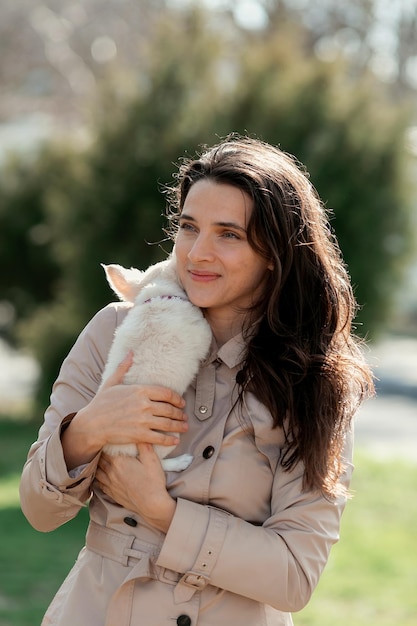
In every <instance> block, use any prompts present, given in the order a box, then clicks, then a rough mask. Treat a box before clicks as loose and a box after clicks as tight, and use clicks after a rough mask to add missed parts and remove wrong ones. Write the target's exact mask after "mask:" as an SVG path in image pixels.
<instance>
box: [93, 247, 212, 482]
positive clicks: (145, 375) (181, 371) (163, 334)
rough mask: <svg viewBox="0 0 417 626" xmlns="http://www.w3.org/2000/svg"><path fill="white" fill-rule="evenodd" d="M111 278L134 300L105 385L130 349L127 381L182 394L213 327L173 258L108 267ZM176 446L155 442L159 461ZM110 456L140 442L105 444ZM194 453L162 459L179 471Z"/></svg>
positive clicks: (126, 451)
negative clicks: (145, 266) (188, 291)
mask: <svg viewBox="0 0 417 626" xmlns="http://www.w3.org/2000/svg"><path fill="white" fill-rule="evenodd" d="M103 267H104V269H105V272H106V276H107V280H108V282H109V284H110V285H111V287H112V288H113V289H114V291H115V292H116V294H117V295H118V296H119V297H120V298H121V299H122V300H128V301H132V302H133V301H134V306H133V308H132V309H131V310H130V311H129V313H128V314H127V316H126V318H125V319H124V320H123V322H122V324H121V325H120V326H119V328H118V329H117V330H116V333H115V336H114V341H113V344H112V346H111V348H110V352H109V356H108V359H107V364H106V367H105V369H104V372H103V377H102V383H101V384H103V383H104V382H105V381H106V380H107V379H108V378H109V376H111V375H112V374H113V373H114V371H115V370H116V368H117V367H118V365H119V364H120V363H121V361H122V360H123V359H124V358H125V357H126V355H127V353H128V352H129V351H130V350H131V351H132V352H133V363H132V365H131V367H130V369H129V371H128V372H127V374H126V375H125V377H124V380H123V382H124V383H125V384H135V383H136V384H137V383H143V384H151V385H163V386H164V387H169V388H170V389H173V390H174V391H176V392H178V393H179V394H180V395H182V394H183V393H184V392H185V390H186V389H187V387H188V386H189V384H190V383H191V382H192V380H193V379H194V377H195V375H196V374H197V371H198V368H199V365H200V362H201V361H202V359H204V357H205V356H206V355H207V352H208V349H209V347H210V342H211V336H212V335H211V329H210V326H209V324H208V323H207V322H206V320H205V319H204V316H203V314H202V312H201V310H200V309H199V308H198V307H196V306H194V305H193V304H191V302H190V301H189V300H188V298H187V296H186V294H185V292H184V290H183V289H182V288H181V287H180V285H179V283H178V279H177V275H176V271H175V257H173V256H171V257H170V258H169V259H167V260H166V261H162V262H161V263H157V264H156V265H152V266H151V267H150V268H148V269H147V270H146V271H145V272H141V271H140V270H137V269H133V268H132V269H125V268H123V267H121V266H120V265H107V266H104V265H103ZM174 449H175V446H172V447H167V446H155V450H156V452H157V454H158V456H159V458H160V459H163V458H164V457H165V456H166V455H167V454H169V453H170V452H171V451H172V450H174ZM103 450H104V451H105V452H106V453H107V454H112V455H117V454H124V455H127V456H137V448H136V445H135V444H133V443H131V444H123V445H106V446H105V447H104V448H103ZM191 461H192V456H190V455H188V454H184V455H182V456H179V457H175V458H172V459H165V460H163V461H162V466H163V468H164V469H165V470H167V471H168V470H170V471H181V470H183V469H185V468H186V467H188V465H189V464H190V463H191Z"/></svg>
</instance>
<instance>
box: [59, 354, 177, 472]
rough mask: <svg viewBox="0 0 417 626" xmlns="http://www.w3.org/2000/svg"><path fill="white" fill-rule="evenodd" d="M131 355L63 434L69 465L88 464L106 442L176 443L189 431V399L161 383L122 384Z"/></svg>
mask: <svg viewBox="0 0 417 626" xmlns="http://www.w3.org/2000/svg"><path fill="white" fill-rule="evenodd" d="M131 364H132V354H131V353H129V354H128V355H127V357H126V358H125V359H124V360H123V361H122V363H121V364H120V365H119V367H118V368H117V370H116V371H115V373H114V374H113V375H112V376H111V377H110V378H109V379H108V380H107V381H106V383H105V384H104V385H103V387H101V389H100V390H99V391H98V392H97V394H96V396H95V397H94V398H93V399H92V400H91V402H90V403H89V404H88V405H87V406H86V407H84V408H83V409H81V410H80V411H79V412H78V413H77V414H76V415H75V417H74V418H73V420H72V421H71V423H70V425H69V427H68V428H67V429H66V430H65V431H64V432H63V434H62V446H63V450H64V457H65V460H66V463H67V467H68V469H69V470H70V469H73V468H74V467H78V466H79V465H82V464H84V463H89V462H90V461H91V460H92V459H93V458H94V457H95V455H96V454H97V453H98V452H99V451H100V450H101V449H102V448H103V446H105V445H106V444H123V443H135V444H140V443H150V444H158V445H162V446H173V445H176V444H177V443H178V441H179V439H178V437H177V436H176V435H175V433H183V432H185V431H186V430H187V428H188V425H187V423H186V420H187V416H186V415H185V413H184V412H183V408H184V405H185V402H184V400H183V398H182V397H181V396H180V395H179V394H177V393H176V392H175V391H172V390H171V389H168V388H167V387H160V386H157V385H123V384H122V382H123V379H124V376H125V374H126V372H127V371H128V370H129V368H130V366H131Z"/></svg>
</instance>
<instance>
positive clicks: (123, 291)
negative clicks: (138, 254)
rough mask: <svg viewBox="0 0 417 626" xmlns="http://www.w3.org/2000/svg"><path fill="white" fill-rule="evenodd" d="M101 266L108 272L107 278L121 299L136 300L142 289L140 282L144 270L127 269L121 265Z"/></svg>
mask: <svg viewBox="0 0 417 626" xmlns="http://www.w3.org/2000/svg"><path fill="white" fill-rule="evenodd" d="M101 267H102V268H103V269H104V271H105V272H106V278H107V281H108V283H109V285H110V287H111V288H112V289H113V291H114V292H115V294H116V295H117V296H119V298H120V299H121V300H126V301H127V302H134V300H135V298H136V296H137V294H138V293H139V291H140V283H141V278H142V274H143V272H141V271H140V270H137V269H134V268H132V269H126V268H125V267H122V266H121V265H116V264H112V265H104V264H103V263H102V264H101Z"/></svg>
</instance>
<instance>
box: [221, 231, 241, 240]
mask: <svg viewBox="0 0 417 626" xmlns="http://www.w3.org/2000/svg"><path fill="white" fill-rule="evenodd" d="M222 237H224V238H225V239H237V240H240V239H241V237H240V235H238V234H237V233H235V232H233V231H232V230H227V231H225V232H224V233H222Z"/></svg>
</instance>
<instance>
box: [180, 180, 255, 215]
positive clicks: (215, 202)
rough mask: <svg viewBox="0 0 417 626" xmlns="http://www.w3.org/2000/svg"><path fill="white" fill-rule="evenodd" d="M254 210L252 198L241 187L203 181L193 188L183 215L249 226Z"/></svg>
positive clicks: (186, 200) (186, 199) (184, 206)
mask: <svg viewBox="0 0 417 626" xmlns="http://www.w3.org/2000/svg"><path fill="white" fill-rule="evenodd" d="M252 209H253V201H252V198H251V197H250V196H249V194H247V193H246V192H245V191H242V189H240V188H239V187H236V186H235V185H231V184H229V183H218V182H215V181H213V180H210V179H202V180H199V181H198V182H196V183H194V184H193V185H192V186H191V188H190V190H189V192H188V194H187V197H186V198H185V202H184V205H183V208H182V212H181V215H183V216H185V215H187V216H189V217H192V218H194V219H198V220H205V221H222V222H224V221H226V222H229V221H235V222H238V223H240V224H247V222H248V220H249V218H250V215H251V213H252Z"/></svg>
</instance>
